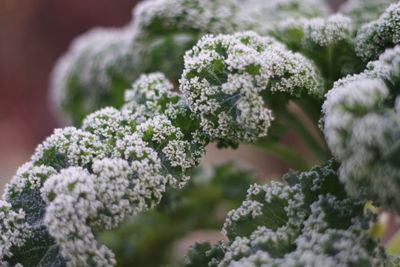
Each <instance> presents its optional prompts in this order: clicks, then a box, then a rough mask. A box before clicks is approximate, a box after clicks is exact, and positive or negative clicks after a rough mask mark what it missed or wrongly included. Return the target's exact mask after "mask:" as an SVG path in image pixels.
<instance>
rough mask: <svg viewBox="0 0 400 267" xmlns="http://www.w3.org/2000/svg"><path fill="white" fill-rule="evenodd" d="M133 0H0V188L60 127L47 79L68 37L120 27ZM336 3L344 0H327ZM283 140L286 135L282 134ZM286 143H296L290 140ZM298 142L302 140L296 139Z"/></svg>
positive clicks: (262, 161)
mask: <svg viewBox="0 0 400 267" xmlns="http://www.w3.org/2000/svg"><path fill="white" fill-rule="evenodd" d="M137 2H139V1H135V0H114V1H110V0H85V1H81V0H0V189H1V191H2V187H3V185H4V183H5V182H7V181H8V180H9V179H10V178H11V177H12V175H13V174H14V173H15V171H16V169H17V168H18V166H19V165H21V164H22V163H24V162H26V161H27V160H29V157H30V155H31V154H32V153H33V150H34V148H35V147H36V145H37V144H39V143H40V142H42V141H43V140H44V138H46V137H47V136H48V135H50V134H51V133H52V132H53V130H54V128H57V127H62V126H64V125H62V124H61V123H60V122H59V121H57V118H56V117H55V113H54V112H53V111H52V110H51V108H50V107H49V104H48V80H49V75H50V73H51V70H52V67H53V65H54V63H55V61H56V60H57V59H58V58H59V57H60V56H61V55H62V54H63V53H64V52H65V51H66V50H67V49H68V46H69V44H70V42H71V40H72V39H73V38H74V37H76V36H78V35H80V34H82V33H84V32H85V31H87V30H89V29H90V28H93V27H95V26H122V25H124V24H126V23H128V22H129V21H130V19H131V10H132V8H133V7H134V5H135V4H136V3H137ZM331 2H332V6H334V7H337V6H338V5H339V4H340V2H344V0H331ZM287 139H288V141H289V140H290V139H292V138H291V136H290V135H289V136H288V137H287ZM291 142H295V141H293V140H291ZM298 145H301V144H298ZM209 149H210V150H212V151H211V152H212V153H208V154H209V155H211V156H208V157H207V158H206V159H205V162H213V163H220V162H223V161H226V160H227V159H233V160H236V161H238V162H240V163H241V164H242V165H246V166H250V167H252V166H257V172H258V174H259V175H260V176H262V177H268V178H270V177H279V176H280V175H281V174H283V173H285V172H286V171H287V167H286V166H285V165H284V164H282V163H281V162H280V161H278V160H277V159H274V158H272V157H269V156H268V155H265V154H264V153H263V152H261V151H257V150H254V149H252V148H250V147H247V146H242V147H241V148H240V149H239V150H238V151H235V152H232V151H226V150H225V151H217V150H216V149H215V148H213V147H210V148H209Z"/></svg>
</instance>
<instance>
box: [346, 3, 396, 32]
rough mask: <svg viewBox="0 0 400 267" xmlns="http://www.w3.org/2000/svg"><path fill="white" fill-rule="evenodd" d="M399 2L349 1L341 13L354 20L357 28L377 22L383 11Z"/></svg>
mask: <svg viewBox="0 0 400 267" xmlns="http://www.w3.org/2000/svg"><path fill="white" fill-rule="evenodd" d="M397 2H398V0H379V1H377V0H349V1H346V2H345V3H344V4H342V5H341V6H340V8H339V12H340V13H342V14H345V15H346V16H349V17H350V18H352V20H353V22H354V24H355V26H357V28H358V27H360V26H361V25H362V24H364V23H368V22H370V21H372V20H376V19H377V18H378V17H379V16H380V15H381V13H382V12H383V11H385V9H386V8H387V7H388V6H389V5H390V4H392V3H393V4H394V3H397Z"/></svg>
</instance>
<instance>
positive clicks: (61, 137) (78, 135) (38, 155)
mask: <svg viewBox="0 0 400 267" xmlns="http://www.w3.org/2000/svg"><path fill="white" fill-rule="evenodd" d="M104 149H105V148H104V146H103V145H102V143H101V141H100V138H99V137H98V136H96V135H93V134H91V133H89V132H86V131H83V130H80V129H76V128H74V127H67V128H64V129H56V130H55V131H54V134H53V135H51V136H50V137H48V138H47V139H46V140H45V141H44V142H43V143H42V144H40V145H39V146H38V147H37V148H36V152H35V154H34V155H33V156H32V162H34V164H35V165H40V164H42V165H48V166H51V167H53V168H55V169H57V170H58V169H61V168H64V167H68V166H71V165H72V166H85V165H88V164H91V162H92V161H93V160H94V159H95V158H103V157H104V156H105V153H106V151H104Z"/></svg>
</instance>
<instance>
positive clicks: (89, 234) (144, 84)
mask: <svg viewBox="0 0 400 267" xmlns="http://www.w3.org/2000/svg"><path fill="white" fill-rule="evenodd" d="M133 87H134V89H138V90H137V91H136V92H134V91H128V92H127V94H126V99H127V100H128V101H129V102H128V103H127V104H126V106H124V108H123V111H120V110H117V109H115V108H111V107H107V108H103V109H101V110H99V111H97V112H94V113H92V114H90V115H88V116H87V117H86V119H85V120H84V122H83V127H82V129H77V128H74V127H67V128H64V129H56V130H55V132H54V134H53V135H51V136H50V137H48V138H47V139H46V140H45V141H44V142H43V143H42V144H41V145H39V146H38V147H37V149H36V152H35V154H34V155H33V156H32V158H31V161H30V162H29V163H27V164H25V165H24V166H22V167H21V168H20V169H19V171H18V173H17V175H16V176H15V177H14V178H13V179H12V181H11V183H10V184H9V185H8V186H7V189H6V192H5V194H4V198H5V200H6V201H7V202H4V203H3V204H4V205H3V206H4V209H3V211H4V212H3V213H4V214H0V217H1V218H3V217H4V218H6V219H4V220H3V221H2V222H1V223H0V230H1V232H0V233H1V234H0V236H2V237H4V238H5V240H4V242H6V244H5V246H4V248H5V249H4V250H3V251H0V260H6V259H5V258H6V257H11V256H13V255H12V254H10V247H11V246H15V247H21V246H23V245H24V244H25V242H24V241H25V240H26V239H27V238H28V236H27V234H26V233H25V232H24V231H25V230H26V231H27V232H29V231H30V230H32V231H36V230H34V229H36V228H37V227H44V228H45V229H46V232H47V233H48V234H49V235H50V237H51V238H52V239H54V241H50V242H55V244H54V245H56V246H57V247H58V248H59V249H60V253H61V256H62V258H63V259H64V260H65V261H66V264H67V265H68V266H86V265H88V264H94V265H96V266H111V265H114V264H115V259H114V255H113V253H112V252H111V251H110V250H109V249H108V248H107V247H105V246H103V245H100V244H99V243H98V242H97V240H96V232H97V231H101V230H109V229H112V228H115V227H117V226H118V225H119V224H120V223H121V222H122V221H123V220H124V219H125V218H126V217H127V216H131V215H134V214H136V213H138V212H141V211H144V210H147V209H149V208H152V207H154V206H155V205H156V204H158V203H159V201H160V200H161V198H162V195H163V193H164V192H165V190H166V187H167V186H168V185H169V184H171V185H176V186H180V187H182V186H183V185H184V184H185V182H186V181H187V179H188V177H187V176H186V175H185V173H186V170H187V169H189V168H191V167H194V166H196V165H197V164H198V163H199V160H200V158H201V156H202V155H203V153H204V146H205V145H206V144H207V138H205V137H203V135H202V134H201V132H200V129H199V122H197V123H196V120H195V117H194V115H193V114H191V113H190V112H189V110H188V108H187V107H186V105H185V104H184V102H183V101H182V99H181V97H180V96H179V95H178V94H176V93H173V92H172V90H173V86H172V85H171V84H170V83H169V82H168V81H167V80H166V78H165V76H163V75H162V74H150V75H148V76H142V77H141V79H140V80H139V81H138V82H137V83H136V84H134V85H133ZM169 101H171V102H169ZM146 105H149V106H146ZM157 105H159V107H157ZM130 107H131V108H132V110H130V111H129V108H130ZM150 110H151V112H150ZM146 112H149V113H148V114H146ZM139 113H140V114H139ZM162 113H165V114H162ZM132 114H136V115H135V116H133V115H132ZM187 121H192V123H193V125H192V127H188V124H187V123H186V122H187ZM32 197H35V198H37V199H36V200H37V203H36V204H35V203H32V202H35V201H36V200H32V199H30V198H32ZM21 205H22V208H23V209H21V210H16V211H14V210H11V208H13V209H14V208H16V207H20V206H21ZM24 212H26V213H27V215H26V216H25V213H24ZM24 216H25V217H24ZM41 234H43V233H42V232H38V231H36V232H34V234H33V237H32V238H34V239H35V238H37V239H38V240H39V239H40V238H42V235H41ZM37 235H40V236H37ZM0 241H1V239H0ZM0 243H1V242H0Z"/></svg>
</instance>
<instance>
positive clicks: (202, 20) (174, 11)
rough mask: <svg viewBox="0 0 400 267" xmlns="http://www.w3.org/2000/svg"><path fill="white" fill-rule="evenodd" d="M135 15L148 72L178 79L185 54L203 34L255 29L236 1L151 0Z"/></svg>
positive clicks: (140, 4)
mask: <svg viewBox="0 0 400 267" xmlns="http://www.w3.org/2000/svg"><path fill="white" fill-rule="evenodd" d="M133 16H134V21H133V24H134V27H135V31H136V34H135V36H134V42H135V44H136V45H137V47H138V48H139V51H138V52H139V53H140V55H141V58H143V63H144V71H145V72H152V71H162V72H163V73H165V74H166V75H167V77H169V78H171V79H174V80H178V79H179V77H180V75H181V73H182V68H183V55H184V53H185V51H186V50H189V49H190V48H192V46H193V45H195V44H196V42H197V41H198V40H199V38H200V37H201V36H202V35H204V34H207V33H213V34H218V33H233V32H237V31H241V30H248V29H250V27H252V26H251V25H252V23H251V22H250V20H249V19H247V18H246V17H245V16H244V15H243V12H242V10H241V9H240V6H239V5H238V4H237V3H236V2H235V0H147V1H143V2H141V3H139V4H138V6H137V7H136V8H135V10H134V11H133Z"/></svg>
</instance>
